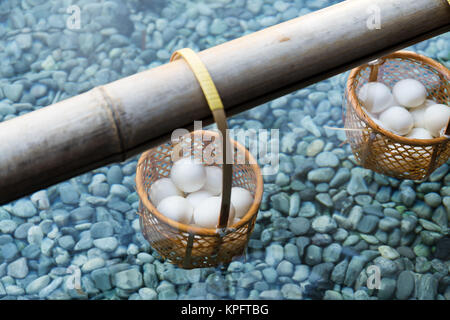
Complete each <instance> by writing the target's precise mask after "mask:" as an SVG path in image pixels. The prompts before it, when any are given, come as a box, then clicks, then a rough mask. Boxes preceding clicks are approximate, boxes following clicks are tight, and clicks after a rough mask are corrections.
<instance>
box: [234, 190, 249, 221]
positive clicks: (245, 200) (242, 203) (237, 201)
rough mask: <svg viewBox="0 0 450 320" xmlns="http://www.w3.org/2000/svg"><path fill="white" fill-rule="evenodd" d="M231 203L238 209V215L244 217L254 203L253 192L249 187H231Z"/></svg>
mask: <svg viewBox="0 0 450 320" xmlns="http://www.w3.org/2000/svg"><path fill="white" fill-rule="evenodd" d="M231 203H232V204H233V206H234V209H235V210H236V217H238V218H242V217H243V216H244V215H245V214H246V213H247V211H248V209H250V207H251V205H252V203H253V197H252V194H251V193H250V191H248V190H247V189H244V188H241V187H233V188H231Z"/></svg>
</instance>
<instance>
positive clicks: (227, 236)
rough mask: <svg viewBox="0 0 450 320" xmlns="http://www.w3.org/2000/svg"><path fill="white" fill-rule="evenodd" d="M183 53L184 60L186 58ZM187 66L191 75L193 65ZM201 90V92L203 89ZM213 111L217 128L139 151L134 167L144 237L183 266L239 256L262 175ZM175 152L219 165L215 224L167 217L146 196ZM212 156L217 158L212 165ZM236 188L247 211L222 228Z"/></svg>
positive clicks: (257, 200) (250, 226)
mask: <svg viewBox="0 0 450 320" xmlns="http://www.w3.org/2000/svg"><path fill="white" fill-rule="evenodd" d="M183 50H185V49H183ZM185 53H186V52H185ZM188 53H189V52H188ZM187 56H188V57H189V55H187ZM183 57H184V58H185V59H186V56H183ZM191 58H192V59H195V57H192V56H191ZM187 60H188V59H187ZM188 62H189V61H188ZM194 65H195V64H194ZM197 67H198V66H197ZM191 68H192V69H193V71H194V73H195V71H196V70H195V68H194V67H193V66H192V65H191ZM198 80H199V79H198ZM199 82H200V84H202V82H201V81H200V80H199ZM202 89H203V88H202ZM214 89H215V88H214ZM204 93H205V96H206V95H207V92H205V90H204ZM219 99H220V98H219ZM211 109H212V110H213V108H211ZM220 114H222V115H220ZM213 115H214V118H215V120H216V122H217V125H218V128H219V132H214V131H208V130H199V131H194V132H191V133H190V134H188V135H186V136H184V137H183V138H181V139H180V140H179V141H178V142H176V143H172V142H168V143H166V144H163V145H161V146H158V147H156V148H153V149H151V150H148V151H147V152H144V153H143V154H142V156H141V157H140V159H139V162H138V165H137V172H136V188H137V193H138V195H139V198H140V204H139V211H138V214H139V215H140V225H141V230H142V232H143V235H144V237H145V238H146V239H147V240H148V241H149V243H150V245H151V246H152V247H153V248H154V249H155V250H156V251H157V252H158V253H159V254H160V255H161V256H162V257H163V258H165V259H167V260H168V261H169V262H171V263H174V264H176V265H178V266H179V267H181V268H185V269H192V268H203V267H215V266H218V265H225V264H227V263H229V262H231V260H232V259H233V257H235V256H239V255H243V254H244V252H245V249H246V247H247V243H248V241H249V238H250V235H251V232H252V231H253V228H254V225H255V221H256V216H257V213H258V210H259V205H260V203H261V198H262V193H263V180H262V175H261V171H260V168H259V166H258V164H257V162H256V160H255V159H254V158H253V156H252V155H251V154H250V152H249V151H248V150H247V149H246V148H245V147H243V146H242V145H241V144H239V143H238V142H236V141H234V140H232V139H230V138H229V137H228V135H227V134H226V133H225V131H224V129H225V128H226V117H225V115H224V113H223V109H220V108H219V109H218V110H213ZM222 137H223V139H222ZM222 140H223V141H228V144H227V143H222ZM174 153H175V154H176V156H177V157H187V156H191V157H192V158H194V159H196V160H200V161H201V162H202V163H205V164H207V165H217V166H219V167H221V168H222V170H223V181H222V186H223V190H222V205H221V212H220V217H219V221H218V225H217V228H215V229H212V228H211V229H210V228H202V227H198V226H195V225H187V224H183V223H179V222H177V221H174V220H171V219H169V218H167V217H165V216H164V215H163V214H162V213H161V212H159V211H158V210H157V209H156V207H155V206H154V205H153V204H152V202H151V201H150V199H149V196H148V195H149V191H150V187H151V185H152V183H153V182H155V181H156V180H158V179H160V178H163V177H169V176H170V170H171V168H172V164H173V161H172V159H174V158H173V154H174ZM205 155H206V157H205ZM211 159H215V160H218V161H216V163H211ZM222 159H227V161H222ZM230 159H232V161H230ZM222 162H223V164H222ZM230 162H231V163H230ZM235 186H236V187H242V188H245V189H247V190H248V191H250V193H251V194H252V196H253V199H254V200H253V203H252V205H251V207H250V208H249V210H248V212H247V213H246V214H245V215H244V216H243V217H242V218H241V219H240V220H239V221H238V222H237V223H234V224H233V225H231V226H227V221H228V212H229V203H230V194H231V187H235ZM226 203H228V205H227V204H226Z"/></svg>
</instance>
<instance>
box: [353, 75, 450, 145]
mask: <svg viewBox="0 0 450 320" xmlns="http://www.w3.org/2000/svg"><path fill="white" fill-rule="evenodd" d="M358 98H359V99H360V100H361V102H362V104H363V106H364V109H365V112H366V113H367V114H368V115H369V116H370V117H371V118H372V120H373V121H374V122H375V123H376V124H377V125H379V126H381V127H382V128H384V129H387V130H389V131H391V132H393V133H395V134H397V135H401V136H405V137H406V138H411V139H433V138H436V137H439V136H441V135H443V132H444V130H445V128H446V125H447V122H448V121H449V118H450V108H449V107H448V106H447V105H444V104H439V103H437V102H435V101H433V100H430V99H427V89H426V87H425V86H424V85H423V84H422V83H421V82H420V81H418V80H416V79H402V80H400V81H398V82H397V83H396V84H395V85H394V87H393V88H392V91H391V89H390V88H389V87H388V86H386V85H385V84H383V83H381V82H368V83H366V84H364V85H363V86H362V87H361V89H360V90H359V92H358Z"/></svg>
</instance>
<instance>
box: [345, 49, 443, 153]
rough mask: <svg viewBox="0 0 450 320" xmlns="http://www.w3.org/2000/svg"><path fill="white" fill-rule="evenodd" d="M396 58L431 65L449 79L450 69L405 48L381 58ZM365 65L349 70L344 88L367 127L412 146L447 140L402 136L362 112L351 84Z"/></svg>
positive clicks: (395, 140)
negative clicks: (381, 125)
mask: <svg viewBox="0 0 450 320" xmlns="http://www.w3.org/2000/svg"><path fill="white" fill-rule="evenodd" d="M396 58H407V59H410V60H416V61H420V62H422V63H424V64H427V65H429V66H431V67H432V68H434V69H435V70H437V71H438V72H439V73H441V74H442V75H443V76H444V77H445V78H447V79H448V80H449V81H450V70H449V69H447V68H446V67H445V66H444V65H442V64H441V63H439V62H437V61H435V60H433V59H431V58H429V57H426V56H424V55H421V54H419V53H416V52H412V51H406V50H402V51H397V52H393V53H391V54H389V55H387V56H384V57H383V58H382V59H383V60H384V61H385V60H390V59H396ZM366 67H367V64H363V65H360V66H358V67H356V68H354V69H352V70H351V72H350V75H349V77H348V80H347V84H346V89H345V90H346V93H347V97H348V100H349V102H350V105H351V107H352V108H353V109H354V110H355V111H356V113H357V114H358V117H359V118H360V119H361V120H363V121H364V122H366V124H368V125H369V127H371V128H372V129H374V130H376V131H378V132H379V133H381V134H383V135H385V136H387V137H388V138H389V139H391V140H393V141H394V142H400V143H403V144H409V145H413V146H430V145H437V144H441V143H444V142H446V141H448V140H449V138H447V137H445V136H441V137H437V138H433V139H410V138H406V137H404V136H400V135H397V134H395V133H393V132H391V131H389V130H386V129H384V128H382V127H380V126H379V125H377V124H376V123H375V122H374V121H373V120H372V118H371V117H370V116H368V115H367V114H366V113H365V112H364V110H363V108H362V105H361V104H360V103H359V100H358V97H357V95H356V90H355V87H354V86H353V83H354V82H355V79H356V78H357V77H358V76H359V75H360V73H361V72H362V70H363V69H365V68H366Z"/></svg>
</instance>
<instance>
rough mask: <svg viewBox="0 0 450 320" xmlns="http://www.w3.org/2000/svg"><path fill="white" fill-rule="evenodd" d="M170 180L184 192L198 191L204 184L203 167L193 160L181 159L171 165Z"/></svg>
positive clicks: (204, 173) (204, 174) (204, 172)
mask: <svg viewBox="0 0 450 320" xmlns="http://www.w3.org/2000/svg"><path fill="white" fill-rule="evenodd" d="M170 178H171V179H172V181H173V183H174V184H175V185H176V186H177V187H178V188H179V189H180V190H182V191H184V192H194V191H198V190H200V189H201V188H203V186H204V185H205V182H206V171H205V167H204V166H203V165H202V164H201V163H199V162H197V161H195V160H194V159H191V158H182V159H180V160H178V161H176V162H175V163H174V164H173V166H172V170H170Z"/></svg>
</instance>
